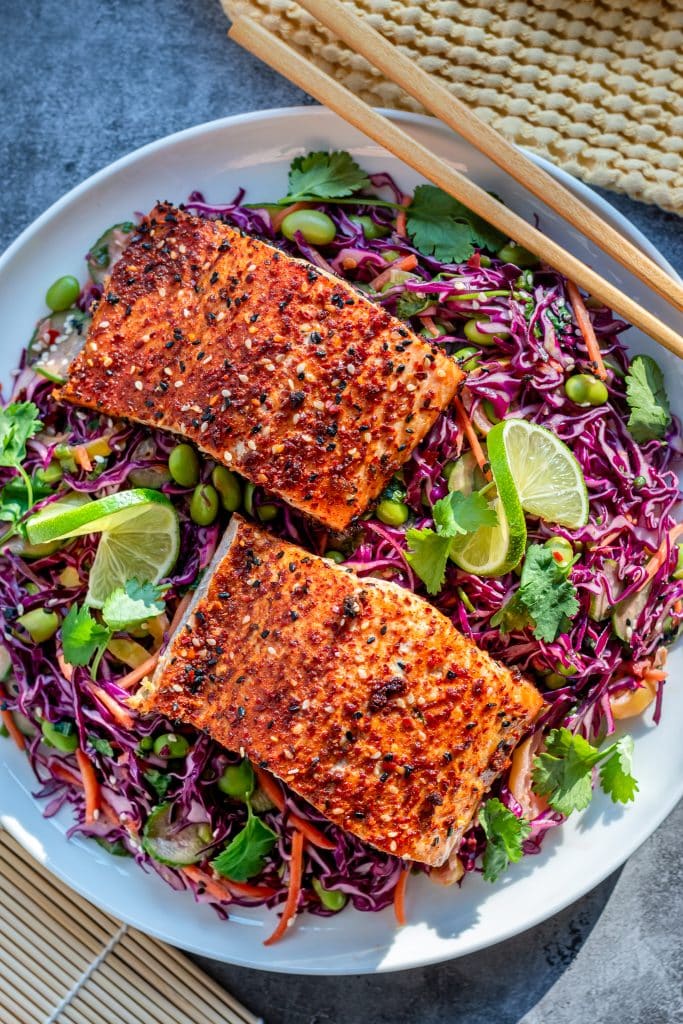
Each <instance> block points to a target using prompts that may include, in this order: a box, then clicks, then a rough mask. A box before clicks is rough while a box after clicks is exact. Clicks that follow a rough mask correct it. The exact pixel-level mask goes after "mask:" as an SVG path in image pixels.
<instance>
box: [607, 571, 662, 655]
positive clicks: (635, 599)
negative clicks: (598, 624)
mask: <svg viewBox="0 0 683 1024" xmlns="http://www.w3.org/2000/svg"><path fill="white" fill-rule="evenodd" d="M651 589H652V584H651V583H648V585H647V586H646V587H643V589H642V590H639V591H637V593H635V594H632V595H631V597H627V598H626V600H625V601H620V602H619V604H618V605H617V606H616V608H615V609H614V611H613V612H612V629H613V630H614V632H615V634H616V635H617V636H618V637H619V639H620V640H623V641H624V643H627V644H628V643H630V642H631V634H632V633H633V630H634V629H635V627H636V625H637V624H638V619H639V618H640V613H641V612H642V610H643V608H644V607H645V605H646V604H647V602H648V598H649V597H650V591H651Z"/></svg>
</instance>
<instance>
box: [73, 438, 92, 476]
mask: <svg viewBox="0 0 683 1024" xmlns="http://www.w3.org/2000/svg"><path fill="white" fill-rule="evenodd" d="M74 458H75V460H76V462H77V463H78V465H79V466H80V467H81V469H84V470H85V472H86V473H90V472H91V471H92V462H91V461H90V456H89V455H88V449H87V448H86V447H85V445H84V444H77V445H76V447H75V448H74Z"/></svg>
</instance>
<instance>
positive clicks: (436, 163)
mask: <svg viewBox="0 0 683 1024" xmlns="http://www.w3.org/2000/svg"><path fill="white" fill-rule="evenodd" d="M227 6H228V7H231V8H233V10H234V15H233V17H234V20H233V24H232V26H231V28H230V31H229V33H228V34H229V36H230V38H231V39H233V40H234V41H235V42H237V43H239V44H240V45H241V46H243V47H244V48H245V49H246V50H249V51H250V52H251V53H253V54H254V55H255V56H257V57H259V58H260V59H261V60H262V61H264V63H266V64H268V65H270V67H272V68H273V69H274V70H275V71H279V72H280V74H282V75H284V77H285V78H288V79H289V80H290V81H291V82H294V83H295V84H296V85H298V86H299V88H301V89H303V90H304V91H305V92H308V93H309V94H310V95H311V96H313V97H315V99H317V100H319V102H320V103H323V104H324V105H325V106H327V107H329V108H330V109H331V110H333V111H334V112H335V113H337V114H338V115H339V116H340V117H341V118H342V119H343V120H344V121H348V123H349V124H352V125H353V126H354V127H356V128H358V130H359V131H361V132H363V134H364V135H367V136H368V137H369V138H371V139H374V140H375V142H378V143H379V144H380V145H381V146H383V147H384V148H385V149H387V150H388V151H389V152H390V153H393V154H394V156H396V157H398V159H399V160H401V161H402V162H403V163H406V164H408V166H410V167H413V168H414V169H415V170H416V171H418V172H419V173H420V174H422V175H423V176H424V177H425V178H427V179H428V180H429V181H432V182H433V183H434V184H435V185H438V186H439V187H440V188H442V189H443V190H444V191H445V192H448V193H449V194H450V195H452V196H453V197H454V198H455V199H458V200H459V201H460V202H462V203H464V204H465V206H467V207H469V209H471V210H473V211H474V212H475V213H477V214H478V215H479V216H480V217H483V218H484V220H486V221H488V222H489V224H494V225H495V226H496V227H497V228H499V229H500V230H502V231H503V232H505V233H506V234H507V235H508V236H509V237H510V238H512V239H514V240H515V241H516V242H518V243H520V244H521V245H523V246H524V247H525V248H526V249H529V250H530V251H531V252H533V253H534V254H535V255H536V256H538V257H540V258H541V259H542V260H543V261H544V262H546V263H547V264H548V265H549V266H551V267H554V268H555V269H556V270H558V271H559V272H560V273H562V274H563V275H564V276H565V277H568V278H570V279H571V280H573V281H575V282H576V283H577V284H578V285H580V286H581V287H582V288H583V289H584V290H585V291H586V292H588V293H589V294H590V295H592V296H594V297H595V298H597V299H599V300H600V301H601V302H603V303H604V304H605V305H606V306H608V307H609V308H610V309H613V310H615V311H616V312H617V313H619V314H620V315H621V316H623V317H624V318H625V319H626V320H628V321H629V322H630V323H632V324H633V325H634V326H635V327H639V328H640V329H641V330H642V331H644V332H645V333H646V334H648V335H649V336H650V337H651V338H653V339H654V340H655V341H657V342H658V343H659V344H660V345H663V346H664V347H665V348H668V349H669V350H670V351H671V352H674V353H675V354H676V355H677V356H678V357H679V358H683V337H681V336H680V335H679V334H677V332H676V331H674V330H673V329H672V328H671V327H669V326H668V325H667V324H665V323H663V321H661V320H660V319H658V317H656V316H654V314H653V313H650V312H649V311H648V310H646V309H644V308H643V307H642V306H640V305H638V303H637V302H635V301H634V300H633V299H631V298H630V297H629V296H628V295H625V294H624V293H623V292H621V291H619V289H618V288H616V287H615V286H614V285H613V284H610V283H609V282H608V281H606V280H605V279H604V278H603V277H601V276H600V275H599V274H597V273H596V272H595V271H594V270H592V269H591V268H590V267H587V266H586V265H585V264H584V263H582V262H581V260H579V259H577V258H576V256H573V255H572V254H571V253H569V252H567V251H566V250H565V249H563V248H562V246H560V245H558V244H557V243H556V242H554V241H553V240H552V239H550V238H548V237H546V236H545V235H543V234H541V232H540V231H538V230H537V229H536V228H534V227H532V226H531V225H530V224H527V223H526V221H524V220H522V218H521V217H518V216H517V214H515V213H513V212H512V211H511V210H509V209H508V208H507V207H506V206H503V204H502V203H500V202H498V200H497V199H495V198H494V197H493V196H491V195H489V193H488V192H486V191H484V189H482V188H480V187H479V186H478V185H475V184H474V182H472V181H470V180H469V178H466V177H464V176H463V175H462V174H460V173H459V172H458V171H456V170H454V168H453V167H451V166H450V164H448V163H446V161H445V160H442V159H441V158H440V157H437V156H436V155H435V154H434V153H432V152H431V151H430V150H429V149H427V147H426V146H423V145H422V144H421V143H420V142H418V141H417V140H416V139H414V138H412V136H410V135H408V133H407V132H405V131H404V130H403V129H402V128H400V127H398V125H396V124H394V123H393V122H392V121H390V120H389V119H388V118H386V117H384V116H383V115H382V114H380V113H378V111H377V110H375V109H374V108H373V107H371V106H369V105H368V104H367V103H365V102H364V101H363V100H361V99H359V98H358V97H357V96H355V95H354V94H353V93H352V92H350V90H349V89H347V88H345V86H343V85H341V84H340V83H339V82H336V81H335V80H334V79H333V78H331V77H330V75H328V74H326V73H325V72H324V71H321V70H320V68H318V67H316V66H315V65H313V64H311V63H310V62H309V61H308V60H307V59H306V58H305V57H302V56H301V54H300V53H298V52H297V51H296V50H294V49H293V48H292V47H291V46H288V45H287V43H285V42H283V41H282V40H281V39H280V38H278V36H276V35H275V34H274V33H273V32H270V31H269V30H268V29H267V28H264V27H263V26H262V25H260V24H258V22H256V21H255V20H254V19H253V18H251V17H249V16H248V15H246V14H243V13H242V9H241V8H240V5H239V4H234V5H233V4H230V3H228V4H227Z"/></svg>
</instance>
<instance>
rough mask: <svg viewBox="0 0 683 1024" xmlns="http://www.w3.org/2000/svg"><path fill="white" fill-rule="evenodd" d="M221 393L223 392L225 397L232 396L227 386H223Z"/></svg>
mask: <svg viewBox="0 0 683 1024" xmlns="http://www.w3.org/2000/svg"><path fill="white" fill-rule="evenodd" d="M221 394H222V396H223V398H230V392H229V391H228V389H227V388H223V390H222V391H221Z"/></svg>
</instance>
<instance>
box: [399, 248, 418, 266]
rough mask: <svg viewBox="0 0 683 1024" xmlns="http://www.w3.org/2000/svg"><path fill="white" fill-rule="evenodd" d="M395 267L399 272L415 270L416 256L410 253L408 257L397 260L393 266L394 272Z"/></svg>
mask: <svg viewBox="0 0 683 1024" xmlns="http://www.w3.org/2000/svg"><path fill="white" fill-rule="evenodd" d="M397 266H398V269H399V270H415V267H416V266H417V256H416V255H415V253H414V252H411V253H409V255H408V256H404V257H403V259H402V260H399V261H398V264H394V270H396V267H397Z"/></svg>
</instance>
